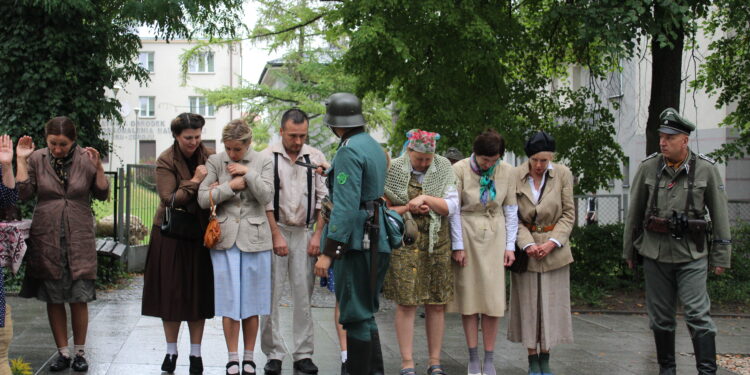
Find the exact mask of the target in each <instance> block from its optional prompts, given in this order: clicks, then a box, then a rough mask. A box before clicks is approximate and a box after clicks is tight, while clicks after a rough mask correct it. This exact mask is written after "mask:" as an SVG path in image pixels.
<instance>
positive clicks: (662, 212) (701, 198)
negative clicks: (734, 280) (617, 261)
mask: <svg viewBox="0 0 750 375" xmlns="http://www.w3.org/2000/svg"><path fill="white" fill-rule="evenodd" d="M693 155H694V154H693V152H692V151H689V156H688V159H687V160H690V158H691V157H692V156H693ZM695 156H696V162H695V184H694V186H693V204H694V205H693V209H692V210H691V212H690V213H689V217H690V219H701V218H703V217H704V215H705V214H706V209H708V212H709V213H710V216H711V221H712V222H713V238H707V241H714V240H715V241H720V243H719V242H715V243H714V244H713V249H712V250H711V253H710V254H708V246H706V247H705V250H703V252H698V251H697V249H696V246H695V243H693V241H692V240H691V239H690V238H689V236H687V235H685V236H683V237H682V239H680V240H677V239H675V238H673V237H672V236H671V234H668V233H667V234H662V233H654V232H650V231H646V230H643V231H642V232H641V234H640V235H638V236H637V238H633V237H634V229H642V228H643V222H644V219H645V218H646V215H648V214H649V213H648V210H649V205H650V202H651V195H652V194H653V193H654V191H658V194H659V195H658V196H657V204H656V208H657V209H658V213H657V216H659V217H664V218H670V217H671V216H672V211H677V212H678V213H681V212H683V211H684V210H685V202H686V201H687V196H688V192H689V190H688V176H687V171H686V166H687V165H688V161H685V162H684V163H683V164H682V165H681V166H680V167H679V168H678V169H677V170H676V171H674V170H673V169H672V168H670V167H666V166H665V167H664V172H663V173H662V176H661V180H660V181H658V184H657V181H656V172H657V168H659V165H664V164H665V163H660V160H662V158H663V156H661V155H660V154H658V153H655V154H653V155H650V156H649V157H647V158H646V159H645V160H644V161H643V162H642V163H641V165H640V166H639V167H638V172H637V173H636V174H635V178H634V180H633V185H632V188H631V191H630V206H629V209H628V217H627V219H626V221H625V233H624V238H623V257H624V258H625V259H632V257H633V248H635V249H636V250H637V251H638V252H639V253H640V254H641V255H642V256H644V257H646V258H650V259H654V260H657V261H659V262H664V263H683V262H689V261H692V260H695V259H699V258H702V257H705V256H706V255H710V258H709V263H710V264H711V265H712V266H719V267H724V268H728V267H729V266H730V258H731V251H732V247H731V242H730V238H731V235H730V228H729V217H728V209H727V196H726V193H725V192H724V183H723V182H722V180H721V176H719V170H718V169H717V168H716V166H715V165H714V163H715V162H714V161H713V160H711V159H709V158H708V157H706V156H703V155H695ZM657 185H658V186H657Z"/></svg>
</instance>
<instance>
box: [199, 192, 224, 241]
mask: <svg viewBox="0 0 750 375" xmlns="http://www.w3.org/2000/svg"><path fill="white" fill-rule="evenodd" d="M208 199H209V201H210V202H211V216H210V217H209V219H208V227H206V234H205V235H203V246H205V247H207V248H209V249H213V247H214V246H216V244H217V243H218V242H219V239H220V238H221V226H219V221H218V220H216V205H215V204H214V196H213V189H211V190H209V191H208Z"/></svg>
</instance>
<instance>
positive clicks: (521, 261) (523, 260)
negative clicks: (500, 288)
mask: <svg viewBox="0 0 750 375" xmlns="http://www.w3.org/2000/svg"><path fill="white" fill-rule="evenodd" d="M515 256H516V260H515V261H513V264H511V265H510V267H508V269H509V270H510V272H515V273H524V272H526V270H528V268H529V254H527V253H526V250H524V249H521V248H520V247H518V245H516V251H515Z"/></svg>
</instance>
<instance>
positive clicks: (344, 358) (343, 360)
mask: <svg viewBox="0 0 750 375" xmlns="http://www.w3.org/2000/svg"><path fill="white" fill-rule="evenodd" d="M346 359H347V356H346V350H342V351H341V363H346Z"/></svg>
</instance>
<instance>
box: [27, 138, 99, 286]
mask: <svg viewBox="0 0 750 375" xmlns="http://www.w3.org/2000/svg"><path fill="white" fill-rule="evenodd" d="M27 164H28V169H29V179H28V180H26V181H19V182H18V196H19V199H21V200H28V199H31V198H33V197H34V196H36V197H37V204H36V207H35V208H34V217H33V218H32V221H31V231H30V233H29V249H28V252H27V253H26V265H27V267H28V268H27V270H26V272H28V275H30V276H32V277H34V278H38V279H47V280H48V279H55V280H57V279H60V278H61V277H62V272H63V268H62V266H61V265H60V264H61V254H62V249H61V248H60V234H61V233H60V227H61V226H62V224H61V222H62V218H63V216H65V218H66V220H67V223H68V226H67V228H65V238H66V239H67V243H68V255H69V256H68V264H69V266H70V273H71V276H72V278H73V280H78V279H89V280H93V279H96V246H95V240H94V215H93V213H92V212H91V198H92V197H94V198H96V199H98V200H105V199H107V198H108V197H109V185H107V188H106V189H103V190H102V189H98V188H97V187H96V166H95V165H94V163H92V162H91V160H90V159H89V157H88V155H87V154H86V151H84V149H83V148H81V147H78V146H76V151H75V152H74V153H73V161H72V164H71V166H70V171H69V174H68V187H67V189H66V188H65V187H64V186H63V183H62V181H61V180H60V179H59V178H58V177H57V174H56V173H55V171H54V170H53V169H52V165H50V161H49V151H48V149H47V148H43V149H40V150H36V151H34V152H33V153H32V154H31V156H29V158H28V160H27Z"/></svg>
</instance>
